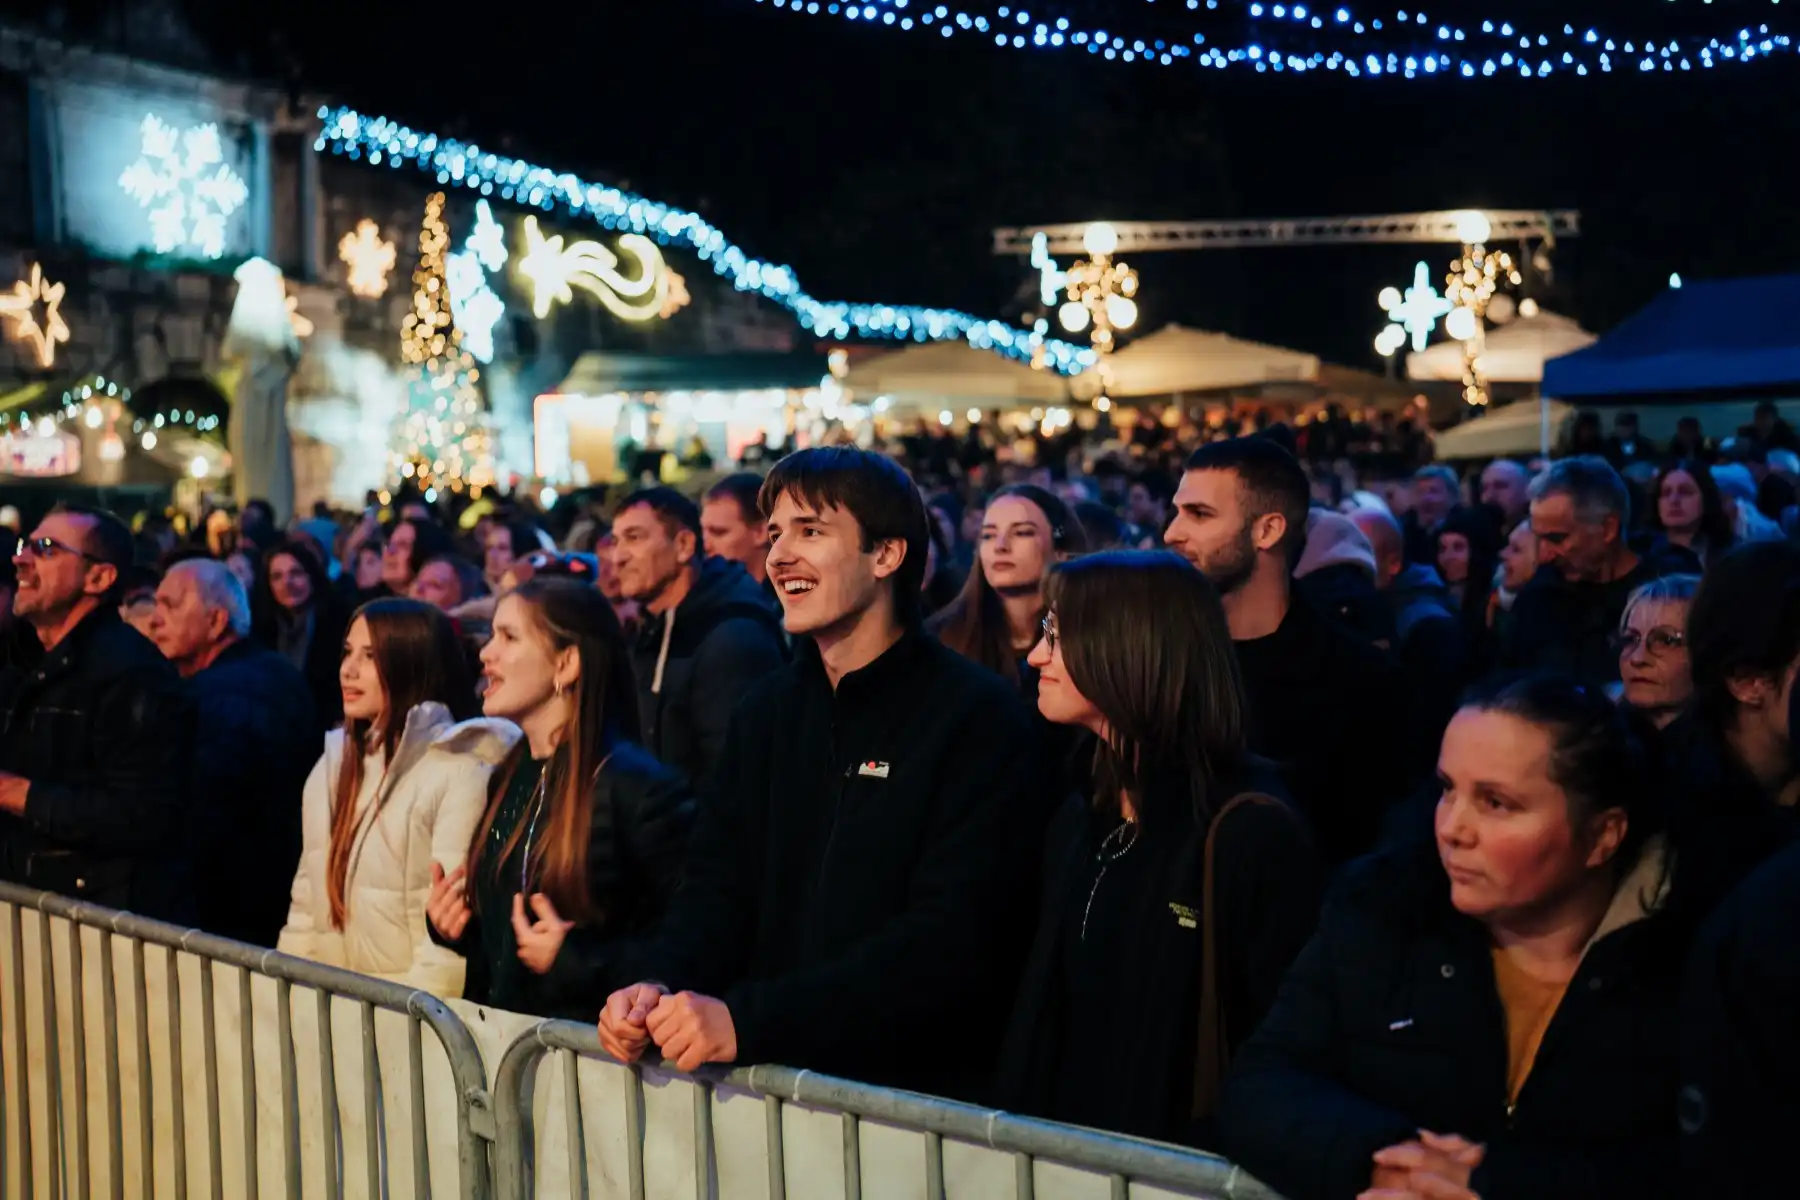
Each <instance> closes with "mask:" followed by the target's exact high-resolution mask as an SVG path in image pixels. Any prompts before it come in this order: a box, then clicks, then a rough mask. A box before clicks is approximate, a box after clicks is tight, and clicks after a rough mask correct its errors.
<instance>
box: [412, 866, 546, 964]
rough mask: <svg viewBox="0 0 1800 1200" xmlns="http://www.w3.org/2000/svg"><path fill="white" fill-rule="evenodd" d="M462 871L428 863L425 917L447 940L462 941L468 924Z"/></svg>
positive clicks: (467, 907) (467, 905) (467, 906)
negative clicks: (427, 891) (446, 872)
mask: <svg viewBox="0 0 1800 1200" xmlns="http://www.w3.org/2000/svg"><path fill="white" fill-rule="evenodd" d="M464 874H465V871H464V868H462V867H458V868H456V870H454V871H452V872H450V873H449V874H448V875H446V874H444V868H443V867H441V866H439V865H438V864H437V863H432V864H431V895H430V896H428V897H426V900H425V916H426V917H427V918H428V919H429V920H430V921H431V925H432V928H434V929H436V930H437V931H438V933H440V934H442V935H443V937H444V939H445V940H446V941H451V942H457V941H461V940H462V935H463V930H465V929H467V928H468V927H469V916H470V912H469V898H468V896H467V895H466V894H465V892H464V889H463V876H464ZM559 944H560V943H559ZM553 957H554V956H553Z"/></svg>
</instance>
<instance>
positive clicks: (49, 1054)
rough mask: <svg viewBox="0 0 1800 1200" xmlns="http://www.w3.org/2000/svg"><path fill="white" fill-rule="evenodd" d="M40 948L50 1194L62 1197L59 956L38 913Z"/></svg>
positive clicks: (45, 920)
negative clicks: (42, 967) (58, 998)
mask: <svg viewBox="0 0 1800 1200" xmlns="http://www.w3.org/2000/svg"><path fill="white" fill-rule="evenodd" d="M38 946H39V947H40V948H41V949H42V950H43V953H44V969H43V970H42V971H40V972H39V973H38V998H39V999H40V1000H41V1001H42V1003H43V1006H44V1073H45V1075H46V1076H47V1078H46V1079H45V1080H44V1097H45V1099H46V1100H48V1101H49V1103H48V1104H46V1105H45V1106H44V1108H45V1112H44V1118H45V1120H44V1124H45V1128H46V1130H47V1131H48V1132H49V1134H50V1147H49V1149H50V1154H49V1159H50V1194H51V1195H52V1196H60V1195H62V1178H63V1168H64V1167H65V1166H66V1165H67V1164H65V1163H64V1162H63V1155H64V1154H65V1153H67V1149H66V1142H65V1139H64V1138H63V1098H62V1047H61V1046H59V1045H58V1044H57V1036H56V952H55V951H54V950H53V949H52V948H51V944H50V914H49V913H47V912H44V911H43V910H42V909H39V910H38Z"/></svg>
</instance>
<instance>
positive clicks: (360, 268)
mask: <svg viewBox="0 0 1800 1200" xmlns="http://www.w3.org/2000/svg"><path fill="white" fill-rule="evenodd" d="M338 257H339V258H341V259H343V260H344V265H345V266H346V267H348V268H349V269H350V272H349V280H348V282H349V284H350V290H351V291H352V292H354V293H355V294H357V295H358V296H363V297H366V298H368V299H370V300H374V299H376V298H378V297H379V296H381V295H382V294H384V293H385V292H386V291H387V288H388V272H389V271H392V270H393V269H394V243H392V242H384V241H382V240H381V226H379V225H377V224H375V222H373V221H371V220H369V218H367V217H364V218H363V219H362V220H360V221H358V222H357V223H356V232H354V233H346V234H345V235H344V237H343V240H342V241H340V242H338Z"/></svg>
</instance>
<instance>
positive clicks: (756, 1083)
mask: <svg viewBox="0 0 1800 1200" xmlns="http://www.w3.org/2000/svg"><path fill="white" fill-rule="evenodd" d="M548 1049H565V1050H573V1051H575V1052H576V1053H578V1054H581V1055H583V1056H585V1057H590V1058H598V1059H603V1060H605V1061H608V1062H610V1061H612V1059H611V1058H610V1057H609V1056H608V1055H607V1054H606V1052H605V1051H603V1050H602V1049H601V1048H600V1041H599V1036H598V1033H597V1031H596V1030H595V1028H594V1026H592V1025H582V1024H576V1023H575V1022H572V1021H542V1022H539V1023H538V1024H537V1025H536V1026H535V1027H534V1028H533V1029H532V1030H531V1031H530V1033H529V1035H522V1036H521V1037H519V1038H517V1039H516V1040H515V1041H514V1042H513V1044H512V1045H511V1046H509V1047H507V1050H506V1054H505V1057H504V1058H503V1060H502V1063H501V1070H500V1074H499V1075H498V1076H497V1077H496V1080H495V1085H494V1097H495V1104H496V1106H497V1108H498V1110H499V1116H500V1117H501V1119H502V1121H512V1122H517V1123H520V1124H523V1122H524V1121H525V1119H526V1118H525V1116H524V1115H523V1114H522V1113H521V1112H520V1111H519V1110H520V1109H521V1107H522V1105H523V1103H524V1102H525V1100H524V1093H523V1090H522V1082H523V1077H524V1074H525V1072H526V1069H527V1068H528V1067H529V1066H530V1064H531V1061H532V1060H534V1059H536V1058H537V1057H538V1056H539V1055H542V1054H543V1053H544V1052H545V1051H546V1050H548ZM509 1066H510V1068H511V1069H510V1070H509V1069H508V1067H509ZM709 1077H710V1078H713V1079H715V1080H718V1081H719V1082H723V1083H725V1084H727V1085H729V1086H731V1087H733V1088H739V1089H742V1090H745V1091H750V1092H753V1093H755V1094H757V1095H760V1096H769V1095H773V1096H779V1097H780V1098H781V1099H783V1100H785V1101H787V1102H789V1103H793V1104H802V1105H807V1106H809V1107H814V1108H826V1109H833V1110H836V1111H838V1112H842V1113H847V1114H850V1115H853V1116H855V1117H857V1118H859V1119H861V1120H865V1121H871V1120H872V1121H879V1122H881V1123H883V1124H893V1125H899V1126H903V1127H905V1128H909V1129H912V1130H916V1131H918V1132H920V1133H935V1134H938V1135H939V1136H941V1137H948V1138H952V1139H955V1140H956V1141H965V1142H972V1143H974V1144H976V1145H982V1146H986V1147H988V1148H989V1149H992V1150H1000V1151H1005V1152H1009V1153H1021V1154H1026V1155H1029V1156H1031V1157H1032V1158H1033V1159H1046V1160H1049V1161H1053V1162H1062V1163H1068V1164H1072V1165H1077V1166H1080V1167H1081V1168H1083V1169H1085V1170H1091V1171H1095V1172H1100V1173H1105V1174H1119V1175H1123V1176H1125V1177H1126V1178H1127V1179H1128V1180H1130V1181H1131V1182H1134V1183H1142V1184H1148V1185H1152V1186H1158V1187H1169V1188H1182V1189H1186V1190H1190V1191H1196V1192H1201V1193H1208V1194H1213V1195H1218V1196H1222V1197H1229V1198H1230V1200H1280V1197H1279V1196H1278V1195H1277V1194H1276V1193H1275V1192H1272V1191H1270V1190H1269V1189H1268V1188H1266V1187H1264V1186H1263V1185H1262V1184H1261V1183H1259V1182H1257V1181H1256V1180H1255V1179H1254V1178H1252V1177H1251V1176H1249V1175H1248V1174H1246V1173H1244V1172H1243V1171H1242V1170H1240V1169H1238V1168H1237V1167H1236V1166H1235V1165H1234V1164H1232V1163H1230V1162H1228V1161H1226V1160H1225V1159H1222V1158H1218V1157H1216V1156H1214V1155H1210V1154H1204V1153H1201V1152H1198V1151H1193V1150H1183V1149H1180V1148H1178V1147H1172V1146H1165V1145H1162V1144H1160V1143H1156V1142H1147V1141H1142V1140H1140V1139H1137V1138H1130V1137H1125V1136H1122V1135H1118V1134H1109V1133H1101V1132H1098V1131H1095V1130H1087V1129H1075V1128H1072V1127H1070V1126H1066V1125H1058V1124H1055V1123H1053V1122H1050V1121H1040V1120H1037V1119H1035V1118H1031V1117H1021V1116H1015V1115H1013V1114H1011V1113H1004V1112H996V1111H994V1110H991V1109H983V1108H977V1107H975V1106H973V1105H968V1104H961V1103H958V1102H956V1101H953V1100H942V1099H938V1098H936V1097H933V1096H924V1095H919V1094H917V1093H913V1092H901V1091H896V1090H893V1089H891V1088H882V1087H876V1086H874V1085H871V1084H863V1083H855V1082H852V1081H850V1080H845V1079H836V1078H833V1077H831V1076H829V1075H820V1074H817V1073H816V1072H812V1071H799V1070H795V1069H793V1068H791V1067H772V1066H759V1067H747V1068H739V1069H737V1070H733V1071H730V1072H726V1073H724V1074H722V1075H720V1074H717V1073H714V1074H711V1075H710V1076H709ZM632 1080H633V1082H632V1084H631V1086H632V1087H633V1088H635V1089H638V1092H637V1094H639V1095H641V1089H642V1081H641V1080H639V1079H638V1078H637V1073H636V1072H633V1073H632ZM509 1109H511V1110H513V1111H512V1112H510V1113H509V1112H508V1110H509ZM637 1119H638V1121H639V1124H638V1125H637V1126H636V1127H633V1126H632V1124H631V1123H632V1121H633V1116H632V1113H631V1110H630V1106H628V1107H627V1111H626V1122H627V1137H628V1145H629V1146H631V1147H635V1148H636V1151H637V1153H638V1154H639V1156H640V1162H641V1151H642V1140H643V1139H642V1126H641V1114H640V1116H639V1117H638V1118H637ZM504 1140H505V1139H504V1138H503V1139H502V1141H504ZM514 1174H515V1176H516V1173H514ZM497 1178H498V1181H499V1185H500V1187H501V1188H502V1189H513V1190H503V1191H502V1196H503V1197H507V1196H522V1195H524V1194H525V1193H524V1192H523V1191H522V1190H520V1189H522V1188H523V1186H524V1183H523V1178H522V1176H517V1177H515V1178H509V1177H508V1174H507V1173H505V1172H502V1173H500V1174H499V1175H498V1176H497ZM632 1196H633V1200H642V1194H641V1192H639V1191H638V1190H637V1189H636V1186H635V1184H634V1188H633V1192H632Z"/></svg>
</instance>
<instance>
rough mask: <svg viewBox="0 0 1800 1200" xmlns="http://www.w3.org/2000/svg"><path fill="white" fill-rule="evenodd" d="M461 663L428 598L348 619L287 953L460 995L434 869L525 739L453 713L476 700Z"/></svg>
mask: <svg viewBox="0 0 1800 1200" xmlns="http://www.w3.org/2000/svg"><path fill="white" fill-rule="evenodd" d="M466 662H467V660H466V659H465V658H464V656H463V653H462V648H461V646H460V645H459V644H458V643H457V639H456V633H455V630H454V628H453V627H452V626H451V624H450V621H449V619H448V618H447V617H445V616H444V615H443V614H442V613H441V612H439V611H438V610H436V609H434V608H431V607H429V606H428V605H425V604H421V603H419V602H417V601H414V600H376V601H373V602H371V603H369V604H366V605H364V606H363V607H362V608H361V609H360V610H359V611H358V612H357V614H356V616H355V617H354V618H353V619H352V620H351V622H350V628H349V631H348V633H347V634H346V635H345V638H344V657H343V662H342V664H341V666H340V667H339V670H338V682H339V684H340V685H341V686H342V688H343V692H344V727H343V728H342V729H336V730H333V731H332V732H331V733H329V734H327V735H326V737H325V754H324V757H322V758H321V759H320V760H319V762H318V765H317V766H315V767H314V768H313V772H312V775H311V776H310V777H309V778H308V779H307V781H306V793H305V800H304V804H303V808H302V826H303V833H304V849H303V850H302V852H301V855H300V869H299V871H298V872H297V873H296V874H295V876H294V889H293V900H292V903H291V905H290V907H289V910H288V919H287V925H286V927H285V928H283V929H282V931H281V940H280V942H279V943H278V945H277V949H279V950H281V951H282V952H283V953H286V954H293V955H298V956H300V957H302V958H310V959H313V960H315V961H317V962H323V963H328V964H330V965H331V966H335V967H343V968H346V969H347V970H351V971H358V972H361V973H363V974H365V975H374V976H378V977H380V978H382V979H388V980H392V981H394V982H396V983H404V984H407V985H409V986H412V987H418V988H422V989H424V990H426V991H429V992H432V993H434V994H436V995H439V996H458V995H461V994H462V988H463V974H464V972H463V960H462V959H461V958H459V957H458V956H457V955H455V954H453V953H451V952H450V951H449V950H446V949H444V948H443V947H442V946H439V945H437V944H435V943H434V942H433V941H432V940H431V938H430V937H429V936H428V935H427V933H426V931H425V902H426V899H427V897H428V896H429V894H430V891H431V868H432V864H433V863H437V864H439V865H441V866H443V867H444V868H446V869H454V868H455V867H457V866H460V865H461V863H462V861H463V859H464V857H465V856H466V855H467V854H468V850H469V838H470V836H471V835H472V834H473V833H474V830H475V825H476V822H478V821H479V820H480V819H481V814H482V811H483V809H484V808H485V807H486V804H487V785H488V776H489V775H490V774H491V773H492V771H493V768H494V766H495V764H497V763H499V762H500V761H501V759H503V758H504V757H505V755H506V752H507V751H508V750H509V749H510V748H511V747H512V744H513V743H514V742H515V741H517V740H518V737H519V731H518V729H517V728H516V727H515V726H513V725H512V724H511V723H509V722H506V721H495V720H469V721H462V722H460V723H459V722H458V721H457V717H459V716H464V715H466V714H468V713H470V712H471V711H474V710H475V707H476V705H475V693H474V687H473V684H472V682H471V681H470V679H469V676H468V670H467V666H466ZM359 751H360V752H359Z"/></svg>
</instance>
